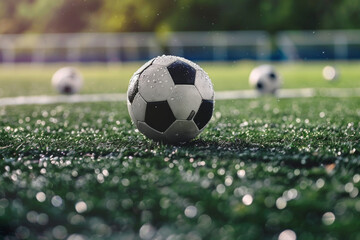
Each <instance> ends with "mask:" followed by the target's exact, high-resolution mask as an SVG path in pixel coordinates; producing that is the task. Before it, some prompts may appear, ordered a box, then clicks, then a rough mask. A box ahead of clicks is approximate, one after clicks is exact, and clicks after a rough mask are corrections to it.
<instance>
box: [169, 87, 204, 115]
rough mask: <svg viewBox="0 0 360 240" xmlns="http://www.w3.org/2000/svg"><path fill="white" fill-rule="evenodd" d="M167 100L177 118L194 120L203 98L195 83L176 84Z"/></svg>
mask: <svg viewBox="0 0 360 240" xmlns="http://www.w3.org/2000/svg"><path fill="white" fill-rule="evenodd" d="M167 101H168V103H169V105H170V108H171V110H172V112H173V114H174V116H175V118H176V119H178V120H192V119H193V118H194V116H195V114H196V112H197V111H198V109H199V107H200V104H201V101H202V98H201V95H200V93H199V91H198V90H197V88H196V87H195V86H194V85H176V86H175V87H174V89H173V91H172V93H171V94H170V96H169V98H168V100H167Z"/></svg>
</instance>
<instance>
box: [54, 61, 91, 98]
mask: <svg viewBox="0 0 360 240" xmlns="http://www.w3.org/2000/svg"><path fill="white" fill-rule="evenodd" d="M83 81H84V80H83V77H82V75H81V73H80V72H79V71H78V70H77V69H75V68H73V67H63V68H60V69H59V70H57V71H56V72H55V73H54V75H53V76H52V79H51V82H52V85H53V87H54V89H55V90H56V91H57V92H58V93H61V94H74V93H77V92H79V91H80V89H81V88H82V86H83Z"/></svg>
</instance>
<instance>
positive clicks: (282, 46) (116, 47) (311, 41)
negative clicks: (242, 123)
mask: <svg viewBox="0 0 360 240" xmlns="http://www.w3.org/2000/svg"><path fill="white" fill-rule="evenodd" d="M359 8H360V0H318V1H313V0H303V1H297V0H270V1H269V0H236V1H235V0H230V1H225V2H224V1H221V0H158V1H146V0H136V1H134V0H121V1H119V0H118V1H116V0H107V1H98V0H58V1H48V0H1V2H0V63H5V64H12V63H24V62H25V63H29V62H32V63H48V62H127V61H144V60H146V59H149V58H152V57H155V56H157V55H160V54H173V55H181V56H183V57H185V58H188V59H191V60H196V61H237V60H244V59H245V60H280V61H293V60H349V59H359V58H360V31H359V30H358V29H359V27H360V14H359V12H358V9H359Z"/></svg>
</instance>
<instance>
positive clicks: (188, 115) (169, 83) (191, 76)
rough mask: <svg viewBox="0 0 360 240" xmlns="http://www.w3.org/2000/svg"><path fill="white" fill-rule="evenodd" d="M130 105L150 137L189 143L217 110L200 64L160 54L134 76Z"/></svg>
mask: <svg viewBox="0 0 360 240" xmlns="http://www.w3.org/2000/svg"><path fill="white" fill-rule="evenodd" d="M127 94H128V97H127V105H128V110H129V114H130V116H131V119H132V121H133V123H134V124H135V125H136V127H137V128H138V129H139V131H140V132H141V133H143V134H144V135H145V136H147V137H148V138H151V139H153V140H156V141H163V142H170V143H176V142H186V141H189V140H191V139H193V138H195V137H196V136H197V135H198V134H199V133H200V132H202V131H203V130H204V128H205V126H206V125H207V124H208V122H209V121H210V119H211V116H212V113H213V109H214V102H215V101H214V90H213V85H212V83H211V80H210V78H209V76H208V75H207V73H206V72H205V71H204V70H203V69H202V68H201V67H199V66H198V65H197V64H195V63H193V62H191V61H189V60H187V59H184V58H181V57H176V56H165V55H163V56H159V57H156V58H153V59H151V60H150V61H148V62H147V63H145V64H144V65H143V66H142V67H140V68H139V69H138V70H137V71H136V72H135V73H134V75H133V76H132V78H131V80H130V84H129V88H128V93H127Z"/></svg>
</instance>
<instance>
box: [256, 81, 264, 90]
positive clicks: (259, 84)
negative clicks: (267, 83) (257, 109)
mask: <svg viewBox="0 0 360 240" xmlns="http://www.w3.org/2000/svg"><path fill="white" fill-rule="evenodd" d="M256 87H257V89H263V88H264V85H263V84H262V83H261V82H257V83H256Z"/></svg>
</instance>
